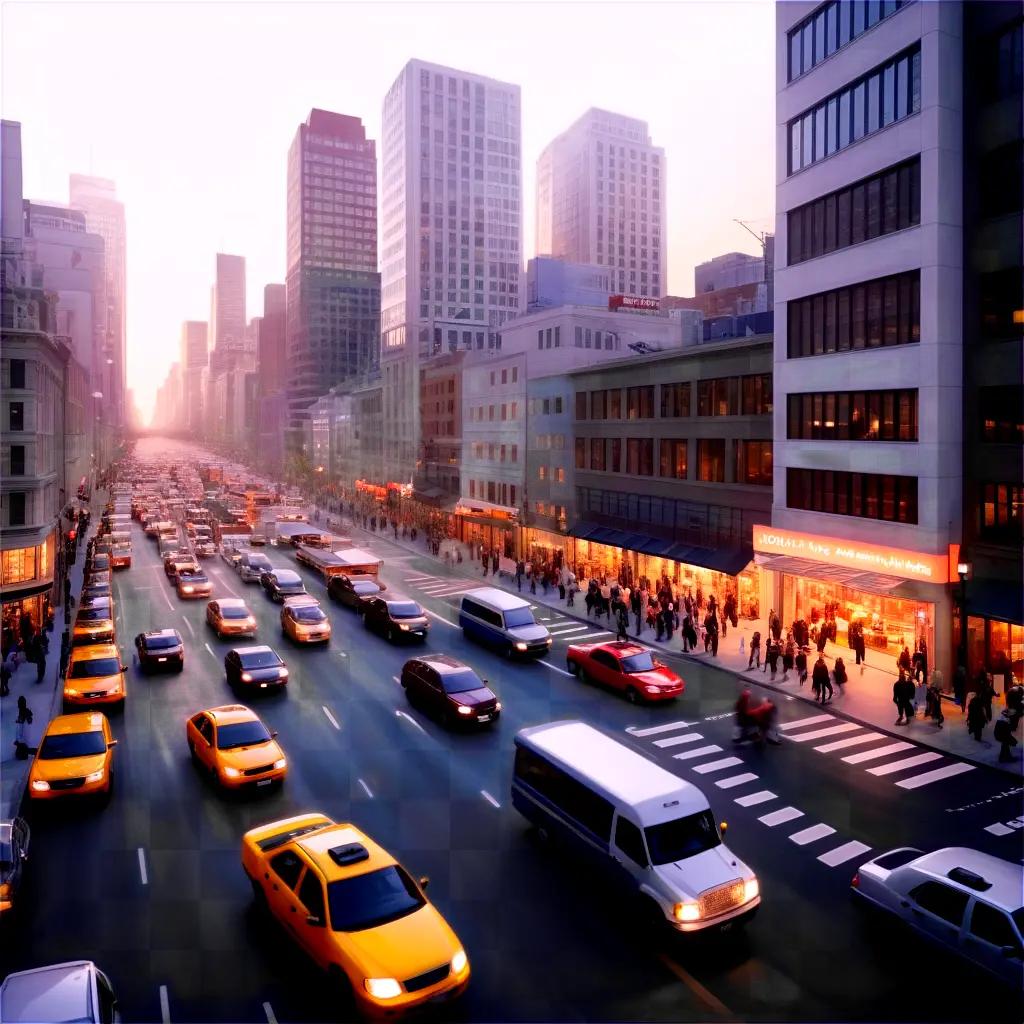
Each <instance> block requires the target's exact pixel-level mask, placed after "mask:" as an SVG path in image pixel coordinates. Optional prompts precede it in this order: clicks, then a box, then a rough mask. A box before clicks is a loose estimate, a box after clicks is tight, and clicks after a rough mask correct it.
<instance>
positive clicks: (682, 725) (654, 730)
mask: <svg viewBox="0 0 1024 1024" xmlns="http://www.w3.org/2000/svg"><path fill="white" fill-rule="evenodd" d="M691 725H693V722H666V723H665V724H664V725H651V726H648V727H647V728H645V729H638V728H637V727H636V726H635V725H627V726H626V732H628V733H629V734H630V735H631V736H655V735H657V734H658V733H659V732H671V731H672V730H673V729H689V728H690V726H691Z"/></svg>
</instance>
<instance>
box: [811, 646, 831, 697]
mask: <svg viewBox="0 0 1024 1024" xmlns="http://www.w3.org/2000/svg"><path fill="white" fill-rule="evenodd" d="M811 688H812V689H813V690H814V695H815V697H816V698H817V699H818V700H820V701H821V703H822V704H825V703H827V702H828V701H830V700H831V699H832V681H831V679H829V673H828V665H826V664H825V658H824V656H823V655H821V654H819V655H818V660H817V661H816V662H815V663H814V671H813V673H812V675H811ZM826 691H828V693H827V695H826Z"/></svg>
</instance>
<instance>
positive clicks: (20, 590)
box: [0, 533, 56, 653]
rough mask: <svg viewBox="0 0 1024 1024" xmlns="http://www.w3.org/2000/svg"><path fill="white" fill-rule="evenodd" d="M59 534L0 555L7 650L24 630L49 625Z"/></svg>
mask: <svg viewBox="0 0 1024 1024" xmlns="http://www.w3.org/2000/svg"><path fill="white" fill-rule="evenodd" d="M55 536H56V535H55V534H54V533H51V534H50V535H49V536H48V537H47V538H46V540H45V541H44V542H43V543H42V544H36V545H33V546H31V547H24V548H11V549H9V550H7V551H4V552H3V553H2V555H0V560H2V561H0V585H2V595H0V596H2V606H3V608H2V625H3V634H2V635H3V648H4V653H6V651H7V647H8V645H9V644H10V643H11V642H12V641H14V640H17V639H20V638H21V637H22V634H23V632H25V631H27V630H30V631H31V632H33V633H34V632H36V631H37V630H39V629H41V628H42V627H43V626H45V625H46V622H47V620H48V619H49V616H50V613H51V607H52V601H53V597H54V595H53V579H54V571H55V568H56V550H55V543H56V542H55Z"/></svg>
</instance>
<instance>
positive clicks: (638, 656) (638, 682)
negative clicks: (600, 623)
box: [565, 640, 686, 704]
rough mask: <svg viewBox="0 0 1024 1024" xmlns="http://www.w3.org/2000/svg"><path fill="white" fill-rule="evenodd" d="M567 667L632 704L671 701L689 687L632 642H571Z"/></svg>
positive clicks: (589, 681)
mask: <svg viewBox="0 0 1024 1024" xmlns="http://www.w3.org/2000/svg"><path fill="white" fill-rule="evenodd" d="M565 667H566V668H567V669H568V670H569V671H570V672H571V673H572V674H573V675H574V676H576V677H577V678H578V679H579V680H580V682H583V683H600V684H601V685H602V686H608V687H610V688H611V689H613V690H618V691H619V692H620V693H623V694H625V696H626V700H628V701H630V702H632V703H634V704H635V703H638V702H640V701H652V702H653V701H659V700H671V699H673V698H674V697H681V696H682V695H683V691H684V690H685V689H686V684H685V683H684V682H683V680H682V677H681V676H678V675H677V674H676V673H675V672H673V671H672V669H670V668H669V667H668V666H667V665H665V664H663V663H662V662H660V661H658V660H657V658H655V657H654V656H653V655H652V654H651V652H650V651H649V650H648V649H647V648H646V647H642V646H641V645H640V644H637V643H633V642H631V641H618V640H616V641H612V642H610V643H600V644H569V648H568V650H567V651H566V652H565Z"/></svg>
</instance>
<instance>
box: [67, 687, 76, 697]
mask: <svg viewBox="0 0 1024 1024" xmlns="http://www.w3.org/2000/svg"><path fill="white" fill-rule="evenodd" d="M64 696H65V697H77V696H78V691H77V690H76V689H75V688H74V687H73V686H65V687H64Z"/></svg>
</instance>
